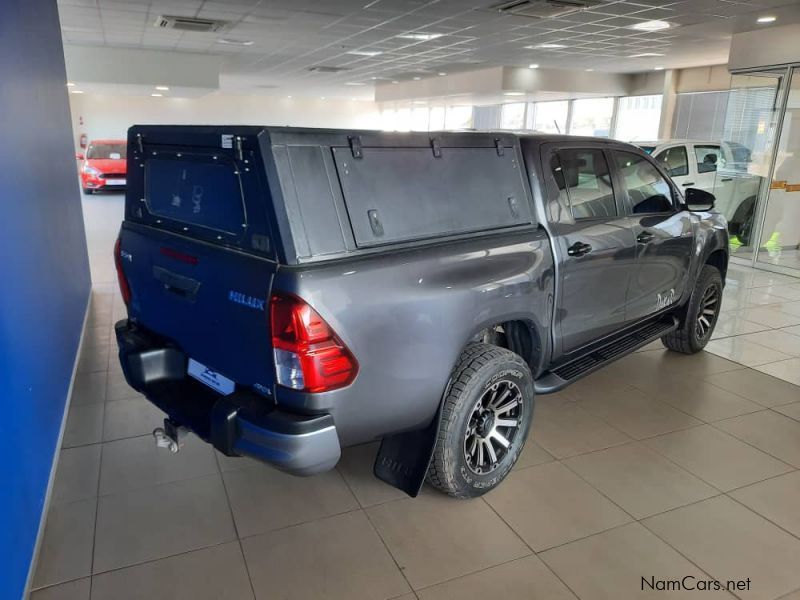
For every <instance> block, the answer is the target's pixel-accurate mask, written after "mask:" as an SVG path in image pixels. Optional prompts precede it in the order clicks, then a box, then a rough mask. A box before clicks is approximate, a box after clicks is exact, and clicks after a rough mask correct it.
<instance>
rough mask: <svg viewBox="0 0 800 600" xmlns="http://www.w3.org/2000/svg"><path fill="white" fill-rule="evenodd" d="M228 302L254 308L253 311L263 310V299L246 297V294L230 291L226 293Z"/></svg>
mask: <svg viewBox="0 0 800 600" xmlns="http://www.w3.org/2000/svg"><path fill="white" fill-rule="evenodd" d="M228 300H230V301H231V302H235V303H236V304H241V305H242V306H246V307H247V308H254V309H255V310H260V311H263V310H264V299H263V298H254V297H253V296H248V295H247V294H243V293H242V292H237V291H234V290H230V291H229V292H228Z"/></svg>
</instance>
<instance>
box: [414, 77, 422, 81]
mask: <svg viewBox="0 0 800 600" xmlns="http://www.w3.org/2000/svg"><path fill="white" fill-rule="evenodd" d="M413 79H414V81H419V80H420V79H422V77H414V78H413Z"/></svg>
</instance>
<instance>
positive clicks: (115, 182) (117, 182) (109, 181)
mask: <svg viewBox="0 0 800 600" xmlns="http://www.w3.org/2000/svg"><path fill="white" fill-rule="evenodd" d="M125 183H126V181H125V180H124V179H106V184H108V185H125Z"/></svg>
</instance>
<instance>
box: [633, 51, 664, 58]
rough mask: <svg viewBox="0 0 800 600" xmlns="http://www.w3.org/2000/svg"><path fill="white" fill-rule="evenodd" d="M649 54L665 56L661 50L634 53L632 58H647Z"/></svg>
mask: <svg viewBox="0 0 800 600" xmlns="http://www.w3.org/2000/svg"><path fill="white" fill-rule="evenodd" d="M647 56H664V55H663V54H661V53H660V52H642V53H641V54H633V55H631V56H630V58H645V57H647Z"/></svg>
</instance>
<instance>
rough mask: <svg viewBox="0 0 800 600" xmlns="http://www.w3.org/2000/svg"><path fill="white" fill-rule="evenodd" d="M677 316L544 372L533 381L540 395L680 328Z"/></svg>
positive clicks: (561, 386)
mask: <svg viewBox="0 0 800 600" xmlns="http://www.w3.org/2000/svg"><path fill="white" fill-rule="evenodd" d="M677 327H678V319H676V318H675V317H673V316H670V317H667V318H665V319H661V320H659V321H655V322H653V323H648V324H647V325H645V326H643V327H642V328H640V329H636V330H635V331H632V332H630V333H629V334H627V335H626V336H624V337H621V338H618V339H616V340H614V341H613V342H610V343H608V344H606V345H605V346H601V347H600V348H596V349H594V350H591V351H589V352H588V353H587V354H584V355H583V356H579V357H578V358H576V359H574V360H571V361H570V362H568V363H565V364H563V365H560V366H558V367H556V368H555V369H553V370H552V371H545V372H544V373H542V375H541V376H540V377H539V378H538V379H537V380H536V381H534V382H533V386H534V389H535V390H536V393H537V394H549V393H551V392H557V391H559V390H560V389H562V388H564V387H566V386H567V385H569V384H570V383H572V382H574V381H577V380H578V379H580V378H581V377H584V376H586V375H588V374H589V373H592V372H594V371H596V370H597V369H599V368H601V367H604V366H606V365H607V364H609V363H612V362H614V361H615V360H617V359H619V358H622V357H623V356H625V355H626V354H630V353H631V352H633V351H634V350H638V349H639V348H641V347H642V346H646V345H647V344H649V343H650V342H654V341H656V340H657V339H659V338H660V337H661V336H663V335H665V334H667V333H669V332H670V331H673V330H674V329H677Z"/></svg>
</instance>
